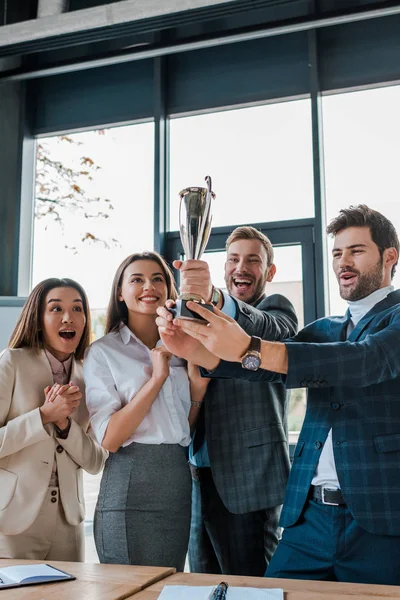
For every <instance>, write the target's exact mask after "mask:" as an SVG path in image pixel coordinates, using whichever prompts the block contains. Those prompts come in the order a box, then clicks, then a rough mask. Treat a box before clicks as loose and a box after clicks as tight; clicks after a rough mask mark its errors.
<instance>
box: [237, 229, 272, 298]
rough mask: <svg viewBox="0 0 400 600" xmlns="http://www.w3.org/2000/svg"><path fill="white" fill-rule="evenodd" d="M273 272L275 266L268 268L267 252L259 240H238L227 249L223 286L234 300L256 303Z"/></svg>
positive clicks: (270, 279)
mask: <svg viewBox="0 0 400 600" xmlns="http://www.w3.org/2000/svg"><path fill="white" fill-rule="evenodd" d="M275 272H276V268H275V265H273V264H272V265H270V266H269V267H268V258H267V251H266V249H265V248H264V246H263V245H262V243H261V242H260V241H259V240H253V239H249V240H248V239H243V240H241V239H239V240H236V241H234V242H232V243H231V244H230V246H229V247H228V250H227V260H226V263H225V284H226V288H227V290H228V292H229V294H230V295H231V296H233V297H234V298H237V299H238V300H243V302H247V303H248V304H252V303H254V302H256V301H257V300H258V298H260V296H261V295H262V294H263V293H264V288H265V284H266V282H267V281H272V279H273V277H274V275H275Z"/></svg>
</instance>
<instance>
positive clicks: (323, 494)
mask: <svg viewBox="0 0 400 600" xmlns="http://www.w3.org/2000/svg"><path fill="white" fill-rule="evenodd" d="M321 489H322V504H327V505H328V506H339V502H327V501H326V500H325V489H328V488H324V487H323V488H321ZM328 492H336V490H329V489H328Z"/></svg>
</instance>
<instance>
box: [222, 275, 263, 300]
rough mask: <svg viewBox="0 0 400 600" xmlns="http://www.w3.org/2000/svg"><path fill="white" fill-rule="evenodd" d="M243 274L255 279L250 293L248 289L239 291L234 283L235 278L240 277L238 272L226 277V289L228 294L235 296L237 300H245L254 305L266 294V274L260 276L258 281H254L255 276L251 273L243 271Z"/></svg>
mask: <svg viewBox="0 0 400 600" xmlns="http://www.w3.org/2000/svg"><path fill="white" fill-rule="evenodd" d="M241 275H242V276H243V277H246V278H249V279H252V280H253V283H252V285H251V291H250V289H249V290H248V294H247V293H246V292H247V290H246V289H245V290H243V292H242V293H240V292H239V290H238V289H237V287H236V286H235V284H234V283H233V280H234V279H235V278H238V277H239V275H238V274H237V273H235V275H230V276H229V277H225V285H226V289H227V290H228V294H229V295H230V296H233V298H236V299H237V300H242V301H243V302H246V304H251V305H254V304H256V303H257V301H258V300H259V298H260V297H261V296H262V295H263V294H264V290H265V284H266V276H265V278H260V279H258V280H256V281H254V279H253V277H250V276H249V275H246V274H245V273H241Z"/></svg>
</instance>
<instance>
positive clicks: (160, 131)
mask: <svg viewBox="0 0 400 600" xmlns="http://www.w3.org/2000/svg"><path fill="white" fill-rule="evenodd" d="M166 60H167V59H166V58H165V57H160V58H155V59H154V249H155V250H156V251H157V252H160V254H162V255H165V251H166V244H165V236H166V231H167V225H168V223H167V214H168V211H167V202H168V158H167V156H168V138H169V135H168V134H169V127H168V118H167V110H166V93H167V89H166V86H167V78H166Z"/></svg>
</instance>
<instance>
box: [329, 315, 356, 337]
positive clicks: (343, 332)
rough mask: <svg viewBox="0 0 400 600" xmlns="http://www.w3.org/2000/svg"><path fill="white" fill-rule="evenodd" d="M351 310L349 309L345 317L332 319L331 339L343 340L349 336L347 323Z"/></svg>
mask: <svg viewBox="0 0 400 600" xmlns="http://www.w3.org/2000/svg"><path fill="white" fill-rule="evenodd" d="M350 318H351V316H350V311H349V310H347V312H346V314H345V315H344V316H343V317H336V318H335V319H334V320H332V321H330V333H329V339H330V341H332V342H343V341H344V340H345V339H346V337H347V325H348V324H349V321H350Z"/></svg>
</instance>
